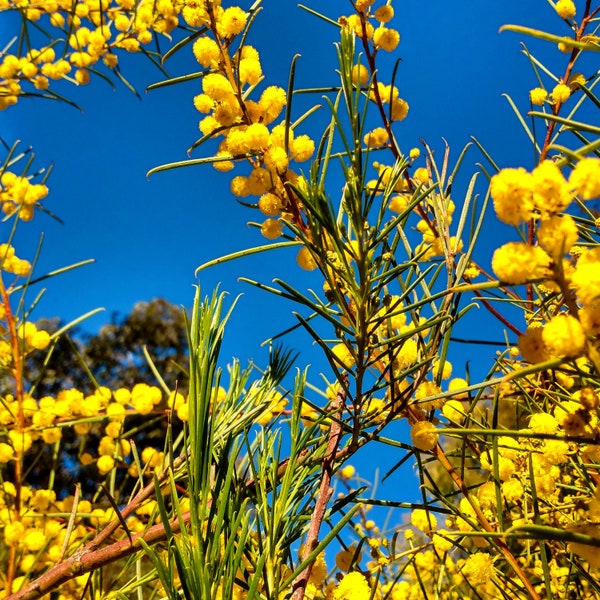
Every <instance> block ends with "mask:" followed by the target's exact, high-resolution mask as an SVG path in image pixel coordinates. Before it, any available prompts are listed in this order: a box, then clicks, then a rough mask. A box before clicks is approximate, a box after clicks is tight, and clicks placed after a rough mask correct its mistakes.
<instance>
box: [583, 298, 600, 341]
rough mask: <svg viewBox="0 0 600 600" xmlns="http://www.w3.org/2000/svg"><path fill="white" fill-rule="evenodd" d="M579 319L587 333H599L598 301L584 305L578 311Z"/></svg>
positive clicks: (591, 334)
mask: <svg viewBox="0 0 600 600" xmlns="http://www.w3.org/2000/svg"><path fill="white" fill-rule="evenodd" d="M579 320H580V322H581V325H582V327H583V329H584V330H585V332H586V334H587V335H589V336H597V335H600V302H594V303H593V304H588V305H586V306H584V307H583V308H582V309H581V310H580V311H579Z"/></svg>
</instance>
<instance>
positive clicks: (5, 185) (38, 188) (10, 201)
mask: <svg viewBox="0 0 600 600" xmlns="http://www.w3.org/2000/svg"><path fill="white" fill-rule="evenodd" d="M47 195H48V188H47V186H46V185H44V184H43V183H31V180H30V178H28V177H25V176H23V175H21V176H19V175H16V174H15V173H12V172H11V171H4V172H3V173H2V176H0V204H1V206H2V212H3V213H4V214H5V215H12V214H15V213H16V214H17V215H18V217H19V219H21V220H22V221H31V219H33V214H34V210H35V207H36V206H37V205H38V204H39V201H40V200H43V199H44V198H45V197H46V196H47Z"/></svg>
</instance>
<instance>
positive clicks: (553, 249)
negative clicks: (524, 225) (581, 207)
mask: <svg viewBox="0 0 600 600" xmlns="http://www.w3.org/2000/svg"><path fill="white" fill-rule="evenodd" d="M537 233H538V235H537V238H538V242H539V244H540V246H541V247H542V248H543V249H544V250H545V251H546V252H547V253H548V254H549V255H550V256H552V258H553V259H554V260H555V261H558V260H559V259H560V257H561V256H564V255H565V254H567V253H568V252H569V250H571V248H572V247H573V245H574V244H575V242H577V239H578V238H579V232H578V230H577V225H576V224H575V220H574V219H573V217H571V215H561V216H558V215H553V216H551V217H550V218H549V219H546V220H545V221H543V222H542V225H541V226H540V228H539V229H538V232H537Z"/></svg>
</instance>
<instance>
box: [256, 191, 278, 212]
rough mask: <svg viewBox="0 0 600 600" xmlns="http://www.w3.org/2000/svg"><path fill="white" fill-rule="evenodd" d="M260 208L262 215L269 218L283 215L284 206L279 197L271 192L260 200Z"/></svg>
mask: <svg viewBox="0 0 600 600" xmlns="http://www.w3.org/2000/svg"><path fill="white" fill-rule="evenodd" d="M258 208H259V209H260V211H261V212H262V214H263V215H265V216H267V217H277V216H279V215H280V214H281V211H282V209H283V205H282V203H281V198H280V197H279V196H277V195H276V194H273V193H271V192H267V193H266V194H263V195H262V196H261V197H260V198H259V200H258Z"/></svg>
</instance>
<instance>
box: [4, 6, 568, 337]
mask: <svg viewBox="0 0 600 600" xmlns="http://www.w3.org/2000/svg"><path fill="white" fill-rule="evenodd" d="M308 4H309V6H310V5H314V7H315V8H319V7H320V6H322V4H321V3H314V2H313V3H312V4H311V3H308ZM544 4H545V3H544V2H542V1H541V0H540V1H538V2H533V1H529V2H522V1H521V2H519V1H516V0H513V1H509V2H494V3H485V5H483V4H482V5H480V7H479V9H478V10H476V9H473V5H472V3H470V2H458V3H447V2H441V1H433V2H428V3H423V2H417V1H416V0H412V1H404V2H402V3H399V4H398V6H396V19H395V21H394V24H395V25H396V26H397V27H398V29H399V31H400V33H401V36H402V41H401V44H400V46H399V49H398V51H397V52H398V56H400V57H401V58H402V63H401V66H400V74H399V78H398V83H399V87H400V91H401V95H402V96H403V97H404V98H406V99H407V100H408V102H409V104H410V113H409V117H408V118H407V119H406V120H405V121H404V122H403V123H402V124H401V125H399V126H398V128H397V131H398V136H399V138H400V139H401V141H402V144H403V146H404V147H405V148H406V149H408V148H410V147H412V146H417V145H419V139H420V138H423V139H425V140H426V141H427V142H428V143H429V144H430V145H431V146H432V147H434V148H436V149H438V152H439V153H441V151H442V149H443V143H442V138H444V139H446V140H448V142H449V143H450V145H451V147H452V148H453V150H454V152H455V155H457V154H458V151H459V150H460V148H461V147H462V146H463V145H464V144H465V143H466V142H467V141H468V140H469V136H470V135H475V136H477V137H478V139H479V140H481V141H482V142H483V143H484V144H485V145H486V147H488V148H489V150H490V151H491V152H492V154H493V156H494V157H496V159H497V160H498V162H499V163H500V164H503V165H506V164H522V163H527V162H530V161H531V153H530V150H529V149H528V147H527V145H526V144H524V143H523V142H524V136H523V134H522V131H521V130H520V128H519V125H518V124H517V122H516V119H515V118H514V116H513V114H512V113H511V111H510V109H509V107H508V104H507V103H506V101H505V100H504V99H503V98H502V97H501V93H503V92H508V93H510V94H513V95H514V96H515V99H516V100H518V101H520V105H521V106H526V91H527V89H528V88H529V87H531V86H532V84H533V79H532V76H531V71H530V69H529V67H528V65H527V61H526V59H525V58H524V57H523V56H522V55H521V54H520V53H519V49H520V48H519V43H518V38H517V36H516V35H514V34H511V33H504V34H499V33H498V29H499V27H500V26H501V25H502V24H503V23H506V22H516V23H522V24H528V25H539V26H541V27H543V26H544V25H548V24H549V25H550V26H551V27H553V28H554V30H557V31H563V30H565V29H566V27H565V26H564V24H562V23H561V21H560V20H559V19H558V17H556V16H555V15H553V13H552V10H551V9H550V8H549V7H547V6H544ZM330 7H331V8H330V10H329V12H328V14H329V15H330V16H331V17H333V18H337V16H339V15H340V14H342V13H344V12H345V13H346V14H348V13H349V3H347V2H339V1H338V2H334V3H330ZM532 8H536V11H535V12H536V13H538V14H539V15H541V16H542V17H544V21H546V22H543V23H539V22H538V20H537V19H538V17H537V15H536V19H534V18H533V17H532V16H531V13H532V12H533V11H532ZM3 20H4V21H5V24H4V26H3V25H2V22H3ZM7 24H10V21H6V17H5V15H3V16H2V17H1V19H0V28H2V29H0V31H1V32H2V35H3V37H4V38H5V39H8V37H9V36H11V35H12V34H13V33H14V32H12V31H9V30H8V27H7ZM276 32H277V33H276ZM281 32H284V35H283V36H282V37H279V35H278V33H281ZM335 39H336V30H335V28H333V27H331V26H329V25H327V24H325V23H323V22H321V21H319V20H318V19H316V18H315V17H314V16H311V15H309V14H308V13H306V12H305V11H303V10H301V9H299V8H298V7H297V6H296V4H295V3H294V2H288V1H283V2H274V1H272V0H266V1H265V3H264V10H263V11H262V14H261V15H260V16H259V18H258V19H257V21H256V28H255V30H254V32H253V33H252V34H251V43H253V44H254V45H255V46H256V47H257V48H258V49H259V51H260V52H261V59H262V62H263V70H264V72H265V74H266V75H267V77H268V81H269V83H275V84H279V85H282V86H285V84H286V81H287V74H288V69H289V64H290V61H291V58H292V56H293V55H294V54H295V53H300V54H301V59H300V61H299V63H298V74H297V85H298V86H299V87H303V86H310V85H311V84H316V85H327V84H331V83H333V82H335V74H334V72H333V70H334V69H335V66H336V65H335V53H334V49H333V46H332V43H333V42H334V41H335ZM390 62H391V61H390ZM122 63H123V72H124V73H125V74H126V76H127V77H128V78H129V79H130V80H131V81H132V82H133V83H134V85H135V86H136V88H137V89H138V90H139V91H140V94H141V96H142V100H141V101H140V100H138V99H137V98H135V97H134V96H133V95H132V94H131V93H130V92H129V91H128V90H127V89H125V88H124V86H123V85H121V84H119V83H117V89H116V90H112V89H111V88H110V87H109V86H108V85H107V84H106V83H105V82H103V81H100V80H99V79H97V80H93V81H92V82H91V84H90V85H88V86H87V87H82V88H79V89H76V88H74V87H73V86H66V85H65V86H64V87H62V88H61V91H63V92H64V93H66V94H68V95H69V97H70V98H72V99H73V100H75V101H76V102H78V103H79V104H80V105H81V106H82V107H83V109H84V110H83V112H79V111H77V110H76V109H74V108H72V107H70V106H67V105H64V104H59V103H57V102H52V101H43V100H39V99H24V100H22V101H21V102H19V104H18V105H17V106H15V107H13V108H11V109H10V110H8V111H6V112H4V113H2V114H1V115H0V131H2V137H3V138H4V139H5V140H7V141H9V142H11V141H14V140H16V139H20V140H22V142H23V144H24V145H31V146H32V147H33V149H34V152H35V154H36V157H37V159H36V164H37V165H38V166H46V165H48V164H50V163H53V164H54V170H53V172H52V175H51V177H50V180H49V185H50V189H51V194H50V196H49V197H48V198H47V199H46V200H45V205H46V206H47V207H48V208H49V209H50V210H51V211H53V212H54V213H56V214H57V215H59V216H60V218H61V219H63V221H64V226H63V225H60V224H58V223H55V222H54V221H52V220H51V219H49V218H48V217H47V216H45V215H38V216H37V217H36V219H35V221H34V223H32V224H29V225H27V226H22V227H21V228H20V232H19V238H18V239H19V240H23V242H21V245H20V247H21V248H22V247H23V244H32V243H34V240H36V239H37V238H38V237H39V235H40V233H42V232H43V233H44V235H45V242H44V247H43V250H42V255H41V259H40V262H39V266H38V273H42V272H46V271H48V270H52V269H55V268H58V267H61V266H63V265H65V264H69V263H72V262H76V261H79V260H83V259H87V258H94V259H95V260H96V263H95V264H94V265H93V266H88V267H84V268H82V269H79V270H77V271H76V272H72V273H70V274H67V275H64V276H62V277H61V278H60V280H58V279H57V280H54V281H52V282H50V283H49V284H48V286H47V287H48V290H47V293H46V295H45V298H44V300H43V301H42V304H41V306H40V307H39V309H38V315H40V316H42V314H43V315H44V316H51V315H57V316H60V317H61V318H63V319H66V320H68V319H72V318H75V317H76V316H78V315H79V314H81V313H83V312H86V311H87V310H91V309H93V308H95V307H99V306H101V307H104V308H106V310H107V313H105V314H104V315H102V316H99V317H96V318H94V319H92V320H91V321H90V322H89V324H88V328H90V329H91V330H94V329H96V328H97V327H98V326H100V325H101V324H102V323H103V322H105V321H106V320H107V319H108V318H109V315H110V313H111V312H112V311H114V310H117V311H121V312H127V311H129V310H130V308H131V307H132V305H133V304H134V303H135V302H136V301H138V300H144V299H150V298H152V297H156V296H164V297H166V298H167V299H169V300H170V301H172V302H175V303H177V304H183V305H189V303H190V300H191V297H192V285H193V284H194V283H195V279H194V269H195V268H196V267H197V266H198V265H199V264H201V263H202V262H204V261H206V260H208V259H210V258H213V257H216V256H219V255H222V254H225V253H228V252H230V251H233V250H238V249H241V248H244V247H249V246H251V245H253V244H256V243H260V242H261V241H262V239H261V237H260V236H259V235H258V233H257V232H256V230H253V229H249V228H248V227H247V226H246V223H247V221H249V220H253V219H254V218H255V214H253V213H252V212H251V211H248V210H246V209H244V208H242V207H240V206H239V205H238V204H237V203H236V202H235V200H234V199H233V198H232V197H231V195H230V194H229V192H228V185H229V179H230V177H229V175H221V174H218V173H216V172H214V170H213V169H212V167H210V166H203V167H194V168H190V169H181V170H177V171H172V172H169V173H161V174H157V175H154V176H152V177H151V178H150V179H146V175H145V174H146V172H147V171H148V169H150V168H151V167H153V166H156V165H159V164H162V163H165V162H171V161H176V160H182V159H185V158H186V154H185V151H186V149H187V148H188V147H189V145H190V144H191V143H192V142H193V141H194V140H195V139H196V138H197V137H198V130H197V121H198V113H197V112H196V111H195V110H194V108H193V106H192V102H191V99H192V97H193V96H194V95H195V94H196V93H198V90H199V85H200V84H199V83H198V82H192V83H189V84H185V85H182V86H174V87H170V88H164V89H160V90H155V91H152V92H150V93H148V94H146V93H145V92H144V89H145V87H146V86H147V85H148V84H150V83H152V82H155V81H157V80H160V79H161V78H162V76H161V74H160V72H159V71H158V70H157V69H156V68H155V67H153V66H152V65H151V64H149V62H147V61H145V60H144V59H143V57H141V56H132V57H127V60H122ZM167 68H168V69H169V70H170V71H171V73H172V74H173V75H178V74H182V73H186V72H190V71H193V70H198V65H197V64H196V63H195V62H194V61H193V59H192V58H191V56H190V53H188V52H187V51H186V50H184V51H183V52H182V53H181V54H180V55H179V56H178V57H176V58H175V59H173V60H172V64H170V63H167ZM308 132H309V133H310V127H309V128H308ZM195 156H198V154H196V155H195ZM480 158H481V157H480V155H479V154H478V153H477V152H476V151H473V152H472V153H471V154H470V156H469V159H468V161H467V167H468V168H467V169H466V170H465V175H466V176H468V175H470V173H469V172H468V169H469V168H471V167H472V168H473V169H475V166H474V163H475V162H476V161H478V160H480ZM332 193H335V191H333V192H332ZM292 261H293V254H292V253H290V257H289V261H288V260H287V259H282V258H281V257H279V258H278V259H275V260H274V259H273V257H271V256H267V255H264V256H259V257H255V258H251V259H246V260H245V261H242V262H238V263H236V264H234V265H231V266H225V267H222V268H219V269H214V270H213V271H212V272H207V273H205V275H204V276H203V278H202V281H201V283H202V285H203V287H204V288H205V289H206V290H207V291H208V290H209V289H212V287H213V286H214V285H215V284H216V283H217V282H218V281H222V282H223V284H222V285H223V288H224V289H226V290H228V291H231V292H233V293H237V292H239V291H245V292H247V293H248V292H250V290H248V289H247V286H240V285H238V284H237V282H236V280H237V277H238V276H239V275H240V274H244V275H246V276H250V277H257V278H262V279H263V280H266V281H269V280H270V279H271V278H272V277H273V276H277V275H278V274H282V273H286V274H287V273H288V272H289V271H294V270H295V266H294V264H293V262H292ZM288 262H289V263H290V264H288ZM290 267H291V269H290ZM245 309H247V310H248V311H249V314H251V315H253V317H254V318H253V319H251V321H252V322H250V321H249V320H248V319H246V318H245V317H244V316H241V315H240V328H241V330H242V331H243V335H244V337H245V338H246V336H247V337H248V339H249V340H250V346H252V345H254V343H255V341H256V340H257V339H262V337H264V333H265V331H264V328H263V324H264V322H263V319H265V318H267V319H268V322H269V323H272V322H273V321H274V319H273V318H272V314H271V313H272V311H275V312H276V314H277V317H278V318H279V317H283V316H284V315H285V314H286V313H287V311H288V308H287V307H285V306H282V307H281V312H280V313H279V312H277V310H278V307H276V306H274V304H273V303H272V302H271V301H270V299H269V298H266V297H262V295H260V294H259V295H258V296H255V294H254V293H252V294H249V293H248V297H247V298H245V299H244V300H243V302H242V306H241V310H240V313H243V312H244V310H245ZM242 322H244V323H242ZM255 336H257V337H255Z"/></svg>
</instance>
